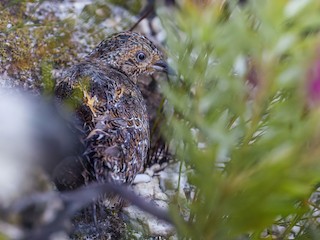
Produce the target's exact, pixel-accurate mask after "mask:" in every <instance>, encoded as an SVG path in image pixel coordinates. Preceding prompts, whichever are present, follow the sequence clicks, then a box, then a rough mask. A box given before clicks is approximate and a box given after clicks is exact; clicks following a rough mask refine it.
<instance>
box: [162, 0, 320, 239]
mask: <svg viewBox="0 0 320 240" xmlns="http://www.w3.org/2000/svg"><path fill="white" fill-rule="evenodd" d="M217 2H218V1H217ZM222 2H224V4H225V5H223V7H222V5H221V4H223V3H221V4H211V5H210V4H207V5H206V6H203V7H199V6H196V5H194V4H193V3H192V2H191V1H185V2H184V4H182V5H181V6H180V9H179V10H176V12H175V13H174V14H168V13H163V14H162V20H163V23H164V26H165V27H166V28H167V32H168V49H170V53H169V54H170V57H171V58H172V60H173V64H174V65H175V67H176V69H177V70H178V73H179V77H178V79H172V80H171V82H170V83H167V84H163V86H162V87H163V89H164V93H165V95H166V97H167V99H168V103H169V104H170V105H171V106H172V108H173V109H174V113H173V114H172V111H171V112H170V111H169V112H168V114H167V116H168V125H169V128H168V131H167V132H166V134H167V137H168V138H169V139H170V140H171V142H172V148H173V149H175V151H176V154H177V156H178V158H179V159H181V161H184V163H185V164H186V166H188V167H189V168H190V169H191V171H190V175H189V179H190V182H191V184H192V185H194V186H195V189H196V190H195V196H194V197H193V198H191V199H190V201H189V202H188V205H187V207H188V209H189V212H190V216H188V217H187V218H186V219H182V217H180V218H179V217H177V216H176V215H175V218H176V223H177V225H178V230H179V232H180V236H181V237H185V238H187V239H239V237H245V236H247V237H245V238H246V239H248V238H250V239H260V238H263V237H268V238H269V239H271V235H267V233H266V231H265V229H267V228H269V227H271V226H272V225H274V224H276V225H281V226H283V227H285V231H284V232H283V233H281V234H282V235H281V236H278V237H279V238H280V237H281V239H282V238H284V239H286V238H288V237H289V235H290V234H291V233H290V232H291V230H292V228H293V227H294V226H296V225H300V224H302V228H301V230H300V231H299V232H297V233H296V236H295V237H296V238H297V239H317V237H315V236H319V230H318V228H319V223H317V221H315V220H314V217H312V213H313V211H315V210H314V209H315V207H317V204H314V206H313V207H311V202H310V201H309V197H310V194H311V193H312V192H313V191H314V188H315V184H316V183H318V182H319V180H320V148H319V147H318V145H319V140H320V139H319V136H320V135H319V133H320V125H319V118H320V115H319V114H320V112H319V109H318V108H309V105H308V103H309V102H308V99H309V93H308V91H307V89H308V87H307V85H308V76H309V72H310V69H311V68H312V67H313V62H314V59H315V57H316V56H315V53H316V50H317V49H318V40H319V37H318V34H317V33H318V29H319V27H320V19H319V10H320V3H319V1H316V0H314V1H312V0H310V1H284V0H283V1H263V0H257V1H249V3H247V4H246V5H245V6H242V7H240V6H238V5H236V4H235V3H233V2H232V1H230V2H229V3H228V5H227V4H226V3H225V1H222ZM172 211H173V212H178V210H177V209H176V208H175V207H174V206H172ZM312 219H313V220H312ZM200 236H201V237H200ZM290 236H292V235H290ZM307 236H308V237H307Z"/></svg>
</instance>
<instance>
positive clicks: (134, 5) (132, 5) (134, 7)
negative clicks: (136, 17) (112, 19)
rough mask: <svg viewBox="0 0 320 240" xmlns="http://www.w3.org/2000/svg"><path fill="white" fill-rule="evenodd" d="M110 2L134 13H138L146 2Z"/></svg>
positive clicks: (125, 0) (111, 0) (132, 0)
mask: <svg viewBox="0 0 320 240" xmlns="http://www.w3.org/2000/svg"><path fill="white" fill-rule="evenodd" d="M109 2H110V3H112V4H115V5H118V6H121V7H123V8H125V9H127V10H129V11H130V12H131V13H133V14H138V13H139V11H140V10H141V8H142V7H143V3H144V1H141V0H109Z"/></svg>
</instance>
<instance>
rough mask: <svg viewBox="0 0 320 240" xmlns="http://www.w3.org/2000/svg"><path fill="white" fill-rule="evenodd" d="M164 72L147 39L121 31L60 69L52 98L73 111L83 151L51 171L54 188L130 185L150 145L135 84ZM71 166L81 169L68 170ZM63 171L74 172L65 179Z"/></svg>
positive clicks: (156, 50) (158, 52)
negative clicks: (56, 175)
mask: <svg viewBox="0 0 320 240" xmlns="http://www.w3.org/2000/svg"><path fill="white" fill-rule="evenodd" d="M168 70H169V67H168V64H167V63H166V60H165V56H164V53H163V51H161V50H160V49H159V48H158V47H157V46H156V45H155V44H154V43H153V42H152V41H151V40H149V39H148V38H147V37H146V36H144V35H142V34H141V33H137V32H132V31H124V32H120V33H116V34H113V35H111V36H110V37H108V38H107V39H105V40H103V41H102V42H101V43H100V44H99V45H98V46H97V47H96V48H94V49H93V50H92V52H91V53H90V54H88V55H87V56H86V57H84V58H83V59H82V60H81V61H80V62H79V63H78V64H75V65H74V66H72V67H71V68H70V69H69V70H67V71H66V73H65V74H64V77H63V78H62V79H61V80H59V81H57V84H56V87H55V90H54V95H55V97H56V99H57V101H59V102H60V104H63V105H66V106H67V107H68V108H69V109H71V111H73V113H74V119H75V121H74V126H75V128H76V129H78V130H79V132H80V133H81V134H80V138H81V141H82V142H83V146H84V147H83V152H82V153H81V154H80V155H81V156H80V157H79V156H75V157H71V158H68V161H66V164H65V165H66V166H64V167H65V168H66V169H67V170H65V169H64V170H63V169H62V170H61V168H60V169H59V170H57V171H56V172H58V173H60V179H59V177H58V179H57V180H56V181H55V182H56V184H57V186H60V188H67V189H70V188H75V187H78V186H79V185H82V184H83V183H82V181H79V178H82V177H83V181H84V184H86V183H90V182H98V183H103V182H112V183H116V184H130V183H132V181H133V179H134V178H135V176H136V175H137V174H138V173H139V172H141V171H142V169H143V166H144V164H145V161H146V158H147V153H148V149H149V146H150V132H149V117H148V113H147V108H146V103H145V100H144V98H143V96H142V93H141V90H140V89H139V87H138V82H139V79H140V78H141V77H142V76H146V75H152V74H154V73H155V72H164V73H167V72H168ZM72 159H74V160H72ZM79 159H80V160H79ZM77 164H78V166H81V167H80V168H77V167H74V166H75V165H77ZM73 168H75V169H76V170H74V171H73ZM79 169H83V171H82V170H79ZM68 172H69V173H72V172H74V173H73V174H70V176H71V175H72V176H71V178H70V179H71V180H70V179H69V180H68V179H67V175H68ZM58 175H59V174H58ZM61 175H63V177H61ZM74 175H77V176H74ZM80 175H81V177H80ZM73 179H76V181H75V183H72V180H73ZM70 181H71V182H70ZM66 185H67V186H66ZM58 188H59V187H58Z"/></svg>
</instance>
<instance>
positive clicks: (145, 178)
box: [133, 174, 151, 184]
mask: <svg viewBox="0 0 320 240" xmlns="http://www.w3.org/2000/svg"><path fill="white" fill-rule="evenodd" d="M150 181H151V176H149V175H148V174H138V175H137V176H136V177H135V178H134V180H133V184H138V183H148V182H150Z"/></svg>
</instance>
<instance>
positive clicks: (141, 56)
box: [136, 52, 146, 62]
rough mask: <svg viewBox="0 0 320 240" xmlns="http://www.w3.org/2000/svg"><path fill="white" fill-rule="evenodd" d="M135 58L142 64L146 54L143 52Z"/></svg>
mask: <svg viewBox="0 0 320 240" xmlns="http://www.w3.org/2000/svg"><path fill="white" fill-rule="evenodd" d="M136 58H137V60H138V61H139V62H142V61H144V60H145V59H146V54H145V53H144V52H138V53H137V55H136Z"/></svg>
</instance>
